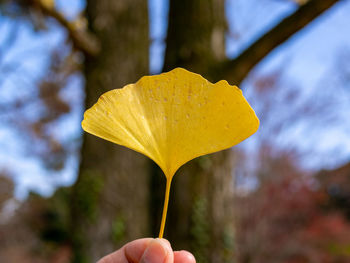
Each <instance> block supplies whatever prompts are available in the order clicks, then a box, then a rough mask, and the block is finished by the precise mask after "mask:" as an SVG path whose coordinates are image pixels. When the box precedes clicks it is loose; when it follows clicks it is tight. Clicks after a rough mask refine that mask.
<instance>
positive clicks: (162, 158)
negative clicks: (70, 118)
mask: <svg viewBox="0 0 350 263" xmlns="http://www.w3.org/2000/svg"><path fill="white" fill-rule="evenodd" d="M82 127H83V129H84V130H85V131H87V132H89V133H91V134H94V135H96V136H98V137H101V138H103V139H106V140H108V141H111V142H114V143H116V144H120V145H123V146H126V147H128V148H130V149H133V150H135V151H138V152H140V153H142V154H144V155H146V156H148V157H149V158H151V159H152V160H153V161H155V162H156V163H157V164H158V165H159V167H160V168H161V169H162V170H163V172H164V174H165V176H166V178H167V190H166V198H165V199H166V200H165V204H164V210H163V220H162V227H161V234H160V236H162V235H163V229H164V224H165V216H166V210H167V202H168V198H169V190H170V184H171V179H172V177H173V176H174V174H175V172H176V171H177V170H178V169H179V168H180V167H181V166H182V165H183V164H185V163H187V162H188V161H190V160H192V159H194V158H196V157H199V156H202V155H205V154H209V153H213V152H217V151H220V150H223V149H227V148H230V147H232V146H234V145H236V144H238V143H240V142H241V141H243V140H244V139H246V138H248V137H249V136H251V135H252V134H253V133H255V132H256V131H257V129H258V127H259V120H258V118H257V117H256V115H255V113H254V111H253V109H252V108H251V107H250V106H249V104H248V102H247V101H246V100H245V98H244V97H243V95H242V91H241V90H240V89H238V88H237V87H236V86H231V85H229V84H228V83H227V82H226V81H219V82H217V83H215V84H212V83H210V82H209V81H207V80H206V79H204V78H203V77H202V76H200V75H198V74H195V73H191V72H189V71H187V70H185V69H182V68H176V69H174V70H172V71H170V72H167V73H163V74H160V75H156V76H146V77H143V78H141V79H140V80H139V81H138V82H136V83H135V84H130V85H127V86H125V87H124V88H122V89H115V90H111V91H109V92H106V93H105V94H103V95H102V96H101V97H100V99H99V100H98V102H97V103H96V104H95V105H94V106H93V107H91V108H90V109H88V110H87V111H86V112H85V114H84V120H83V122H82Z"/></svg>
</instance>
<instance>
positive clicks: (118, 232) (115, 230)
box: [112, 215, 126, 244]
mask: <svg viewBox="0 0 350 263" xmlns="http://www.w3.org/2000/svg"><path fill="white" fill-rule="evenodd" d="M125 231H126V221H125V219H124V217H123V216H122V215H118V216H117V217H116V218H115V220H114V222H113V225H112V238H113V241H114V242H115V243H116V244H118V243H119V242H121V241H122V240H123V239H124V238H125Z"/></svg>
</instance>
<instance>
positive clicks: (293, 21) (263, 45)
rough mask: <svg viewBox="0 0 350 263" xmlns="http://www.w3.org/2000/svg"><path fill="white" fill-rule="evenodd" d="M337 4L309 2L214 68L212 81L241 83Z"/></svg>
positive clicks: (324, 0) (332, 0) (330, 0)
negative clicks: (267, 57)
mask: <svg viewBox="0 0 350 263" xmlns="http://www.w3.org/2000/svg"><path fill="white" fill-rule="evenodd" d="M337 2H339V0H310V1H309V2H307V3H306V4H304V5H302V6H301V7H300V8H299V9H298V10H297V11H296V12H294V13H293V14H292V15H290V16H288V17H286V18H285V19H283V20H282V21H281V22H280V23H279V24H278V25H277V26H275V27H274V28H272V29H271V30H270V31H269V32H267V33H266V34H264V35H263V36H262V37H260V38H259V39H258V40H257V41H256V42H255V43H254V44H252V45H251V46H250V47H248V48H247V49H246V50H245V51H243V52H242V54H240V55H239V56H238V57H237V58H236V59H233V60H228V61H225V62H223V63H222V64H221V65H219V67H216V68H215V69H214V71H213V72H214V74H215V75H214V76H212V77H213V78H214V79H227V80H228V81H230V82H231V83H234V84H239V83H241V82H242V81H243V80H244V78H245V77H246V76H247V75H248V73H249V72H250V71H251V70H252V69H253V67H254V66H255V65H256V64H258V63H259V62H260V61H261V60H262V59H263V58H265V57H266V56H267V55H268V54H269V53H270V52H271V51H272V50H273V49H275V48H276V47H277V46H279V45H280V44H282V43H284V42H285V41H287V40H288V39H289V38H290V37H291V36H292V35H293V34H295V33H296V32H298V31H299V30H301V29H302V28H304V27H305V26H306V25H308V24H309V23H310V22H312V21H313V20H314V19H315V18H317V17H318V16H319V15H321V14H322V13H323V12H325V11H326V10H327V9H329V8H330V7H332V6H333V5H334V4H335V3H337Z"/></svg>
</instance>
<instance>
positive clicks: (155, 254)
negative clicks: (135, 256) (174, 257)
mask: <svg viewBox="0 0 350 263" xmlns="http://www.w3.org/2000/svg"><path fill="white" fill-rule="evenodd" d="M169 250H170V247H169V244H167V243H166V242H165V241H164V240H162V239H155V240H154V241H152V242H151V243H150V244H149V246H148V247H147V248H146V250H145V253H143V256H142V258H141V263H164V262H165V260H166V258H167V257H168V254H169Z"/></svg>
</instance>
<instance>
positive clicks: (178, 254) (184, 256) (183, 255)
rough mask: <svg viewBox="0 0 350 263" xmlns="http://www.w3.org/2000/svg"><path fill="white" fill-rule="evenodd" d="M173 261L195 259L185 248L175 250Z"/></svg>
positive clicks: (180, 262) (191, 261) (186, 262)
mask: <svg viewBox="0 0 350 263" xmlns="http://www.w3.org/2000/svg"><path fill="white" fill-rule="evenodd" d="M174 263H196V259H195V258H194V256H193V255H192V254H191V253H190V252H188V251H186V250H181V251H175V252H174Z"/></svg>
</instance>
